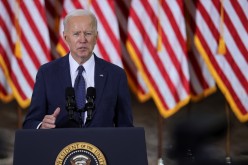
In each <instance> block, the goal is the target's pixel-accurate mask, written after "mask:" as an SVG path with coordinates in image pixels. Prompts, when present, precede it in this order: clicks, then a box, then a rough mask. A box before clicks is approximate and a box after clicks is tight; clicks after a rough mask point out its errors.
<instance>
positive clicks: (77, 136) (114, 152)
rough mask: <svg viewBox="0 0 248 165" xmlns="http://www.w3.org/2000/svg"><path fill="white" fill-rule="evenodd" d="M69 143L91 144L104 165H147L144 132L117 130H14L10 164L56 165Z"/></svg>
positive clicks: (130, 129) (136, 129) (129, 129)
mask: <svg viewBox="0 0 248 165" xmlns="http://www.w3.org/2000/svg"><path fill="white" fill-rule="evenodd" d="M73 143H74V144H75V143H76V144H82V143H83V144H89V145H93V146H94V147H96V148H97V149H99V150H100V152H101V153H102V154H103V156H104V158H105V159H106V162H107V165H147V164H148V163H147V152H146V144H145V133H144V129H143V128H135V127H134V128H120V127H119V128H66V129H49V130H41V129H40V130H31V129H30V130H18V131H16V135H15V146H14V165H24V164H25V165H29V164H30V165H31V164H32V165H33V164H36V165H53V164H56V163H55V162H56V159H58V157H59V155H62V156H65V157H66V154H68V153H69V152H70V151H69V150H72V149H70V148H66V147H67V146H68V145H71V144H73ZM87 147H88V146H87ZM90 148H91V147H90ZM95 156H96V157H97V153H96V155H95ZM100 164H101V163H99V165H100ZM92 165H94V162H92Z"/></svg>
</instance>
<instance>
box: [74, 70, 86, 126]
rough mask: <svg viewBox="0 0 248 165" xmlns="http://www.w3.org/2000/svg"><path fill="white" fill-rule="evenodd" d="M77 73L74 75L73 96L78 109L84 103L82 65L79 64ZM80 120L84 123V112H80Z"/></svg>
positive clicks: (82, 106) (81, 107)
mask: <svg viewBox="0 0 248 165" xmlns="http://www.w3.org/2000/svg"><path fill="white" fill-rule="evenodd" d="M77 70H78V75H77V77H76V80H75V83H74V90H75V96H76V103H77V108H78V109H83V108H84V105H85V99H86V98H85V95H86V93H85V80H84V77H83V75H82V73H83V71H84V67H83V66H82V65H80V66H79V67H78V69H77ZM82 121H83V123H84V112H82Z"/></svg>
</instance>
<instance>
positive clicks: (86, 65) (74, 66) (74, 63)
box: [69, 53, 95, 73]
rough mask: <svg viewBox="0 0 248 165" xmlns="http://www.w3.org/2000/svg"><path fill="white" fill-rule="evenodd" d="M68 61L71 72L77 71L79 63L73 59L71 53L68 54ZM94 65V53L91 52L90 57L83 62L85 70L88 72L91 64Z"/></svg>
mask: <svg viewBox="0 0 248 165" xmlns="http://www.w3.org/2000/svg"><path fill="white" fill-rule="evenodd" d="M69 63H70V70H71V72H72V73H75V72H76V71H77V68H78V66H79V64H78V63H77V61H75V60H74V58H73V57H72V55H71V53H70V54H69ZM94 65H95V57H94V54H92V55H91V57H90V58H89V59H88V60H87V61H86V62H85V63H84V64H83V67H84V69H85V72H86V73H88V72H89V71H90V70H92V66H94Z"/></svg>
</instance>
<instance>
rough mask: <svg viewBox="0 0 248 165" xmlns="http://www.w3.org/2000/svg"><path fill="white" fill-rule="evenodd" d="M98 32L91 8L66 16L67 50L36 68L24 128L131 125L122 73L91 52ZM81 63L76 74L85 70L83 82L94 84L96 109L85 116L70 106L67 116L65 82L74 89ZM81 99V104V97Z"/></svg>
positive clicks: (130, 113)
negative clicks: (57, 57) (81, 69)
mask: <svg viewBox="0 0 248 165" xmlns="http://www.w3.org/2000/svg"><path fill="white" fill-rule="evenodd" d="M97 35H98V31H97V20H96V17H95V16H94V15H93V14H92V13H91V12H90V11H87V10H82V9H78V10H75V11H73V12H71V13H69V14H68V15H67V16H66V17H65V19H64V32H63V36H64V39H65V41H66V43H67V44H68V46H69V48H70V52H69V53H68V54H67V55H66V56H64V57H62V58H60V59H57V60H54V61H52V62H49V63H47V64H44V65H43V66H41V67H40V69H39V71H38V73H37V76H36V82H35V86H34V91H33V95H32V100H31V105H30V108H29V111H28V113H27V115H26V118H25V121H24V123H23V128H33V129H38V128H40V129H49V128H63V127H79V126H80V125H81V124H82V127H130V126H133V118H132V111H131V104H130V95H129V89H128V85H127V78H126V75H125V72H124V70H123V69H122V68H120V67H118V66H116V65H114V64H111V63H109V62H106V61H104V60H103V59H100V58H98V57H97V56H96V55H95V54H94V53H93V49H94V46H95V44H96V41H97ZM80 65H82V66H83V73H82V74H79V76H82V75H83V78H82V79H81V80H83V82H84V83H85V84H84V85H85V87H84V88H85V89H87V88H88V87H95V90H96V98H95V100H94V105H95V108H94V109H93V112H92V119H91V120H90V121H87V120H86V119H87V115H88V114H87V112H83V113H82V116H81V115H80V114H79V113H77V111H74V113H73V116H72V117H73V120H70V119H69V117H68V116H69V115H68V111H67V109H66V101H68V100H66V96H65V93H66V92H65V91H66V89H67V87H74V89H76V87H77V85H78V84H81V83H78V84H77V83H76V84H77V85H76V84H75V85H74V82H75V81H76V79H77V78H76V77H77V74H78V72H79V70H78V69H79V68H80V67H79V66H80ZM85 89H84V90H85ZM75 94H76V96H75V97H76V99H75V100H76V102H77V105H79V104H81V103H82V102H81V103H79V102H80V101H79V102H78V98H79V97H77V90H75ZM79 94H81V92H79ZM81 95H82V94H81ZM83 97H85V94H84V95H83ZM82 100H83V103H82V104H83V105H84V104H85V99H81V101H82ZM76 109H78V108H76ZM80 118H82V122H80Z"/></svg>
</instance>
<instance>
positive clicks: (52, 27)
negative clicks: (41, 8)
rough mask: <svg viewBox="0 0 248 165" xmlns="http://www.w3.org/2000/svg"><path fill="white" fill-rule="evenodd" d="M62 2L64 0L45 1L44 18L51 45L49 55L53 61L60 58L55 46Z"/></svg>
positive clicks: (57, 38)
mask: <svg viewBox="0 0 248 165" xmlns="http://www.w3.org/2000/svg"><path fill="white" fill-rule="evenodd" d="M63 2H64V0H55V1H54V0H53V1H51V0H45V8H46V18H47V24H48V30H49V37H50V44H51V55H52V57H53V58H54V59H56V58H59V57H61V55H60V54H59V52H57V50H56V46H57V43H58V40H59V25H60V16H61V13H62V7H63Z"/></svg>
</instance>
